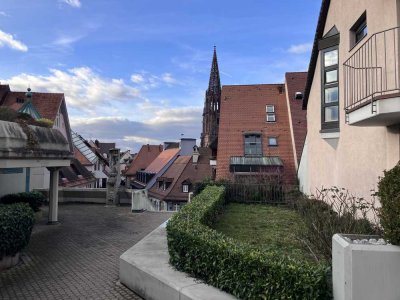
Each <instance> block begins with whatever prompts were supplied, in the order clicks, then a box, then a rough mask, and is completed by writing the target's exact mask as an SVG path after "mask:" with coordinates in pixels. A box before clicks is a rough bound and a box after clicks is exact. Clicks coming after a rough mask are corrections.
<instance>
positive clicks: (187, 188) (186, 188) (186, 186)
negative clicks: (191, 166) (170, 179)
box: [182, 184, 189, 193]
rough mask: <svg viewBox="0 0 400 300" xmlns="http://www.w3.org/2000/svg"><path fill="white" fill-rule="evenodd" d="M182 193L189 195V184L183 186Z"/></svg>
mask: <svg viewBox="0 0 400 300" xmlns="http://www.w3.org/2000/svg"><path fill="white" fill-rule="evenodd" d="M182 192H184V193H189V185H188V184H183V185H182Z"/></svg>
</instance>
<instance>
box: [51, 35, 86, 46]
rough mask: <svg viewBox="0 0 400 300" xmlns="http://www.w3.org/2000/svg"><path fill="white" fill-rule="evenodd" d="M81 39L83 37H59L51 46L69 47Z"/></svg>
mask: <svg viewBox="0 0 400 300" xmlns="http://www.w3.org/2000/svg"><path fill="white" fill-rule="evenodd" d="M82 38H83V35H78V36H61V37H59V38H58V39H56V40H55V41H54V42H53V45H56V46H62V47H70V46H71V45H72V44H74V43H76V42H77V41H79V40H80V39H82Z"/></svg>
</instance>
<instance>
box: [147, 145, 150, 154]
mask: <svg viewBox="0 0 400 300" xmlns="http://www.w3.org/2000/svg"><path fill="white" fill-rule="evenodd" d="M147 151H149V152H150V145H149V144H147Z"/></svg>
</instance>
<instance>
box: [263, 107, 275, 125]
mask: <svg viewBox="0 0 400 300" xmlns="http://www.w3.org/2000/svg"><path fill="white" fill-rule="evenodd" d="M265 111H266V113H267V122H275V105H267V106H266V108H265Z"/></svg>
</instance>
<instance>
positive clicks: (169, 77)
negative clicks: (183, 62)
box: [161, 73, 176, 84]
mask: <svg viewBox="0 0 400 300" xmlns="http://www.w3.org/2000/svg"><path fill="white" fill-rule="evenodd" d="M161 80H162V81H164V82H165V83H168V84H173V83H176V79H175V78H173V77H172V74H171V73H164V74H162V76H161Z"/></svg>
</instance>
